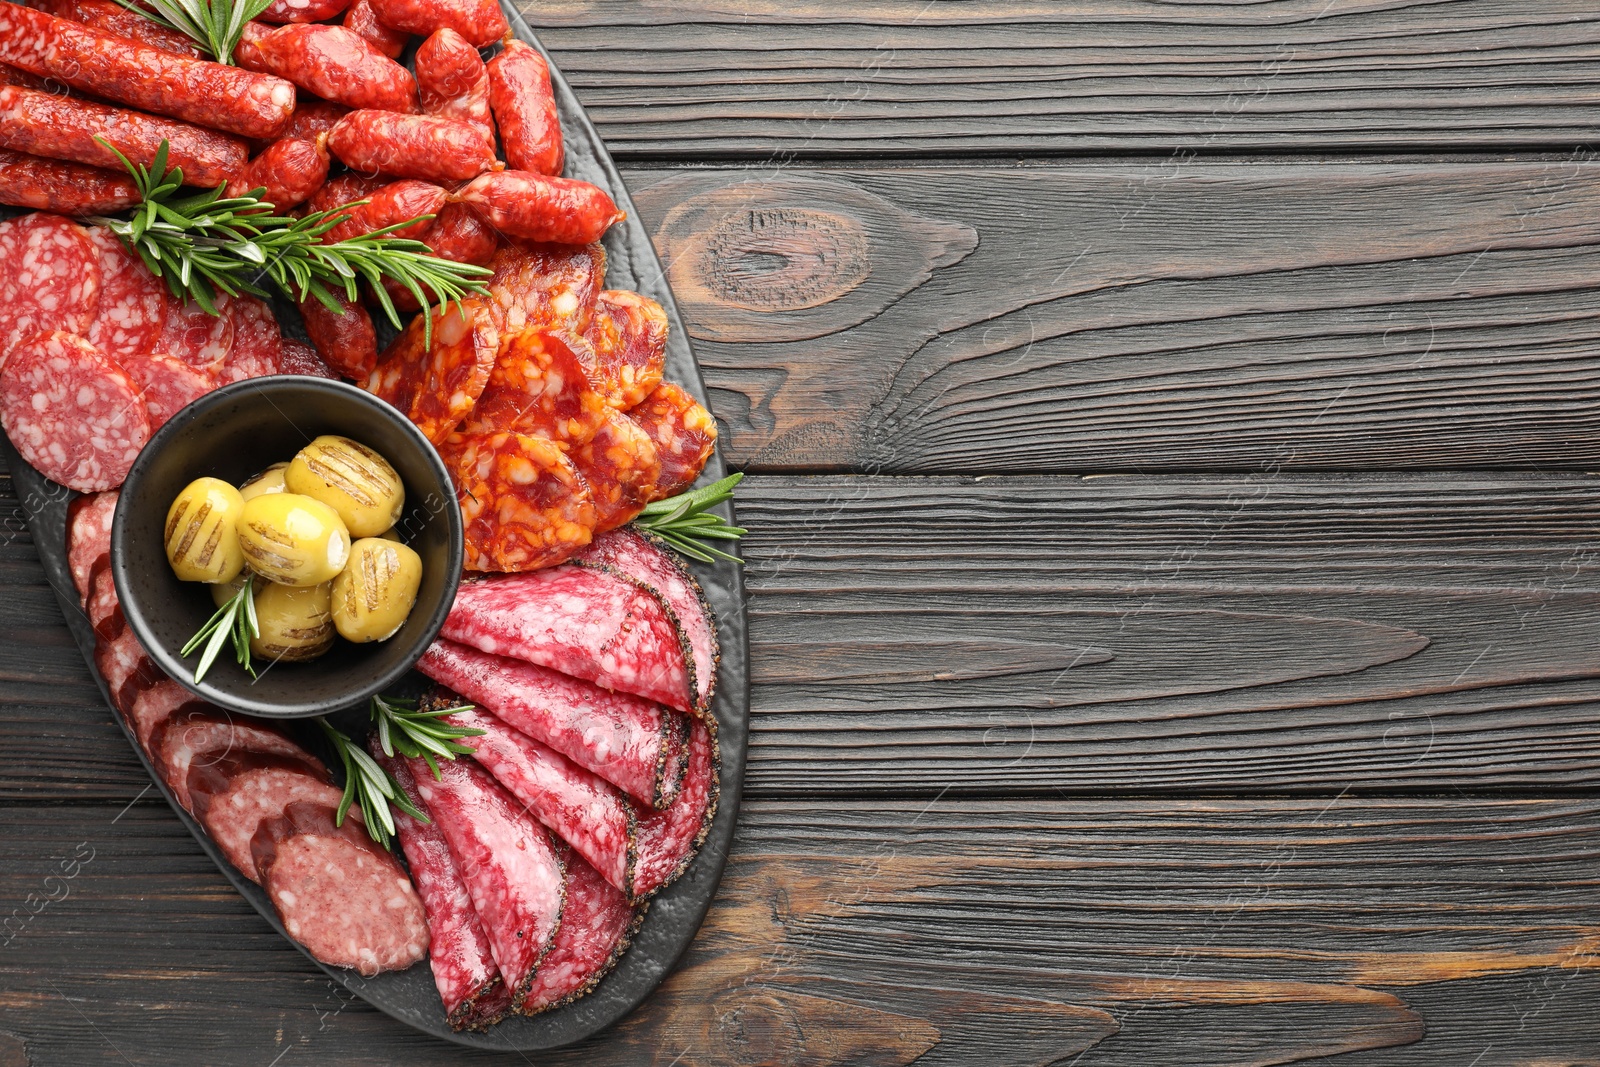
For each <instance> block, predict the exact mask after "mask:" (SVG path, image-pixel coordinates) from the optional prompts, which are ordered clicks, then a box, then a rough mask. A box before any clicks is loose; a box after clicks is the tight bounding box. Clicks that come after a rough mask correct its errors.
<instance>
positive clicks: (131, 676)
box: [94, 630, 164, 714]
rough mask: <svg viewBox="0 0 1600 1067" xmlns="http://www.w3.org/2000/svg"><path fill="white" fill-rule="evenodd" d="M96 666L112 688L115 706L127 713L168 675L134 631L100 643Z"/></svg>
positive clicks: (97, 648)
mask: <svg viewBox="0 0 1600 1067" xmlns="http://www.w3.org/2000/svg"><path fill="white" fill-rule="evenodd" d="M94 665H95V669H96V670H98V671H99V672H100V677H102V678H104V679H105V680H106V688H107V689H108V690H110V691H111V704H112V706H113V707H115V708H116V709H117V710H118V711H120V712H122V713H123V714H127V713H128V712H129V710H130V709H132V707H133V705H134V701H135V700H136V699H137V698H138V696H139V694H140V693H141V692H143V691H144V690H146V689H148V688H150V687H151V686H153V685H155V684H156V683H157V682H159V681H161V680H162V678H163V677H164V675H162V673H161V669H160V668H159V667H157V666H156V665H155V664H154V663H152V662H150V657H149V656H147V655H145V651H144V648H143V647H142V646H140V644H139V639H138V638H137V637H135V636H133V631H132V630H123V631H122V632H121V633H120V634H118V635H117V636H116V637H115V638H114V639H112V640H110V641H101V642H98V643H97V644H96V645H95V650H94Z"/></svg>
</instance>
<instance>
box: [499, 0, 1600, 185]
mask: <svg viewBox="0 0 1600 1067" xmlns="http://www.w3.org/2000/svg"><path fill="white" fill-rule="evenodd" d="M523 6H524V8H525V10H526V11H527V14H528V19H529V22H530V23H531V24H532V25H533V26H534V28H535V29H536V30H537V31H538V32H539V35H540V37H541V38H542V39H543V40H544V42H545V43H546V44H547V45H549V46H550V48H551V49H552V50H553V51H554V53H555V56H556V59H557V62H559V63H560V65H561V67H562V69H563V70H564V71H565V72H566V75H567V77H568V78H569V79H570V80H571V82H572V83H573V85H574V87H575V88H576V89H577V91H578V96H579V97H580V98H581V99H582V100H583V102H584V105H585V106H586V108H587V109H588V112H589V115H590V117H591V118H592V119H593V120H594V121H595V122H596V124H597V125H598V126H599V127H600V132H601V134H602V136H604V137H605V139H606V142H607V145H608V147H610V149H611V150H612V151H613V152H614V153H617V154H618V155H619V156H622V157H624V158H626V157H627V156H630V155H635V156H636V155H652V156H674V157H679V158H686V159H693V160H704V159H707V158H718V157H724V158H725V157H752V158H760V159H775V160H778V161H787V160H790V159H796V158H799V159H809V158H823V157H830V156H840V155H868V154H870V155H889V154H900V155H917V154H922V155H929V154H934V155H945V154H948V153H951V152H972V153H986V154H996V155H1038V154H1045V153H1059V152H1085V151H1118V152H1153V153H1165V152H1172V151H1174V150H1178V151H1193V150H1201V151H1204V150H1206V149H1218V148H1252V149H1276V150H1286V151H1307V150H1326V149H1340V148H1370V147H1374V146H1394V147H1399V148H1404V149H1408V150H1410V149H1416V148H1418V147H1430V148H1484V147H1492V146H1507V145H1511V146H1522V145H1543V146H1550V147H1563V146H1575V145H1578V144H1582V143H1586V142H1587V141H1588V140H1589V139H1590V138H1591V137H1592V136H1593V132H1594V130H1593V127H1594V107H1595V104H1596V102H1597V100H1600V97H1597V94H1596V90H1595V88H1594V86H1595V83H1596V81H1597V80H1600V20H1597V18H1596V12H1595V10H1594V7H1593V5H1591V4H1588V3H1585V2H1584V0H1473V2H1471V3H1452V4H1445V5H1440V4H1436V3H1422V2H1418V0H1273V2H1271V3H1257V4H1248V5H1241V4H1221V3H1205V2H1189V3H1162V2H1159V0H1096V2H1089V3H1074V4H1071V5H1058V4H1050V3H1045V2H1039V0H1005V2H999V3H987V4H983V5H978V6H975V5H972V4H965V3H954V2H950V0H943V2H940V0H932V2H927V0H869V2H864V3H857V4H852V5H851V6H850V7H849V8H841V7H839V6H838V5H837V4H828V3H824V2H821V0H809V2H802V3H791V2H787V0H763V2H760V3H750V2H747V0H738V2H737V3H730V2H727V0H661V2H656V3H650V4H638V3H632V2H629V0H589V2H584V0H567V2H562V3H540V4H524V5H523Z"/></svg>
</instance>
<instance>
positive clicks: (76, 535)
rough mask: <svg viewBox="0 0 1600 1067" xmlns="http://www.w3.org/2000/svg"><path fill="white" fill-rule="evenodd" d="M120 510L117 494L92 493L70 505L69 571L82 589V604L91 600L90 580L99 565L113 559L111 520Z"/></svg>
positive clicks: (68, 526) (68, 536)
mask: <svg viewBox="0 0 1600 1067" xmlns="http://www.w3.org/2000/svg"><path fill="white" fill-rule="evenodd" d="M116 510H117V491H116V490H115V489H112V490H110V491H109V492H104V493H89V494H87V495H86V496H80V497H77V498H75V499H74V500H73V501H72V503H71V504H69V505H67V569H68V570H70V571H72V584H73V585H75V586H77V588H78V601H79V602H80V603H82V602H83V601H84V600H85V599H86V598H87V597H88V596H89V577H90V575H91V573H92V572H93V570H94V565H95V563H96V562H97V561H98V560H100V559H102V558H109V557H110V555H111V520H112V518H113V517H114V516H115V514H116Z"/></svg>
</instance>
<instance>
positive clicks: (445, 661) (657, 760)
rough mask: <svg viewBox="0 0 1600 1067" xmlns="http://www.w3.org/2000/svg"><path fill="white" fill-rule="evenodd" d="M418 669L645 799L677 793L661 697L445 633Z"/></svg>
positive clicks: (668, 716) (660, 802)
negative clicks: (609, 686) (670, 775)
mask: <svg viewBox="0 0 1600 1067" xmlns="http://www.w3.org/2000/svg"><path fill="white" fill-rule="evenodd" d="M463 588H465V586H463ZM417 670H419V671H421V672H422V673H423V674H426V675H427V676H428V677H429V678H432V679H433V680H434V681H436V682H438V683H439V684H440V685H442V686H445V687H447V688H449V689H452V690H454V691H455V692H457V693H460V694H461V695H462V696H463V697H465V698H466V699H468V700H470V701H472V702H473V703H474V704H476V705H478V706H479V707H482V708H485V709H487V710H488V711H490V712H491V713H493V714H494V715H495V717H496V718H498V719H500V720H501V721H502V722H504V723H506V724H507V725H508V726H510V727H512V728H513V729H515V730H519V731H521V732H522V733H524V734H527V735H528V736H529V737H531V738H533V739H534V740H535V741H539V742H541V743H543V744H546V745H549V746H550V747H551V748H553V749H555V750H556V751H557V752H559V753H561V754H562V755H563V756H565V757H567V758H568V759H570V760H571V761H572V762H574V763H576V764H577V765H578V766H580V767H583V768H586V769H587V770H590V771H593V772H594V773H595V774H598V775H599V776H600V777H601V778H604V779H605V780H606V781H608V782H610V783H611V784H612V785H614V786H616V787H617V788H619V789H621V790H623V791H624V792H626V793H628V794H629V795H630V796H633V797H636V798H637V799H638V800H639V801H640V802H641V803H643V804H646V805H649V806H651V807H666V806H667V805H668V804H671V803H672V801H673V799H674V797H675V796H676V794H677V790H676V788H675V785H676V783H674V782H672V781H669V780H668V779H667V778H666V767H667V763H668V760H667V749H668V745H669V743H670V739H671V737H672V733H673V719H674V715H673V713H672V712H671V711H668V710H667V709H666V708H663V707H662V706H661V705H659V704H653V703H651V702H650V701H648V700H641V699H639V698H638V697H635V696H630V695H628V694H626V693H612V692H608V691H606V690H604V689H601V688H600V687H599V686H597V685H594V684H592V683H589V682H585V681H583V680H582V679H579V678H573V677H570V676H569V675H565V674H562V673H561V672H559V671H554V670H551V669H550V668H548V667H541V666H539V665H537V664H534V663H528V662H526V661H523V660H518V659H510V658H507V657H505V656H496V655H493V654H492V653H486V652H481V651H479V650H477V649H475V648H472V647H471V646H469V645H462V644H457V643H456V642H454V641H450V640H439V641H435V642H434V643H433V645H432V646H431V647H430V648H429V649H428V651H427V652H425V653H424V654H423V656H422V659H420V660H419V661H418V662H417Z"/></svg>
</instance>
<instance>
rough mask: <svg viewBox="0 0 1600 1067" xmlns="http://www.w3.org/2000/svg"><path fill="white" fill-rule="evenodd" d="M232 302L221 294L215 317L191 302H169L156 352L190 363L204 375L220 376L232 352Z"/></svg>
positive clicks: (215, 303) (225, 295)
mask: <svg viewBox="0 0 1600 1067" xmlns="http://www.w3.org/2000/svg"><path fill="white" fill-rule="evenodd" d="M231 303H232V301H231V300H230V299H229V297H228V294H227V293H218V294H217V297H216V300H215V301H214V302H213V306H214V307H215V308H216V309H217V312H218V313H217V314H215V315H213V314H211V313H210V312H208V311H207V310H206V309H205V308H203V307H201V306H200V305H199V304H196V303H195V302H194V301H192V300H191V301H188V302H187V303H182V304H180V303H179V302H178V301H176V300H169V301H168V302H167V317H166V321H165V322H163V323H162V326H161V339H160V341H158V342H157V344H156V346H155V350H156V351H157V352H164V353H166V354H167V355H169V356H172V357H173V358H175V359H179V360H181V361H183V362H184V363H187V364H188V365H189V366H191V367H193V368H194V369H195V370H197V371H199V372H200V373H201V374H208V375H211V376H213V377H215V376H216V375H218V374H220V373H221V371H222V364H223V361H224V360H226V359H227V358H228V353H229V352H230V351H232V350H233V316H232V315H231V314H229V313H228V306H229V305H230V304H231Z"/></svg>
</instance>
